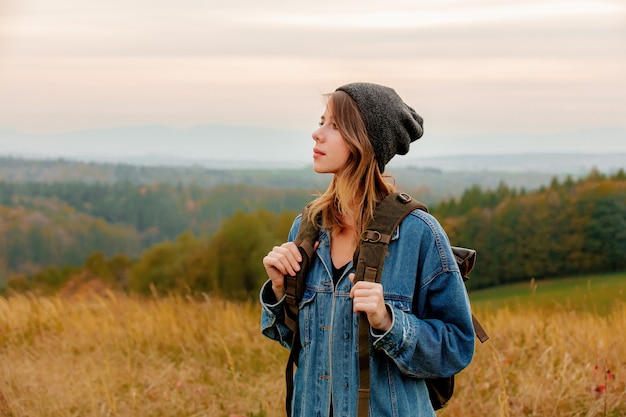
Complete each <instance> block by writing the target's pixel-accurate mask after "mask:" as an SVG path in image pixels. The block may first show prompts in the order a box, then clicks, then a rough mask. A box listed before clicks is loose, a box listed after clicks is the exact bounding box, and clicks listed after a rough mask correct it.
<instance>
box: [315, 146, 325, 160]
mask: <svg viewBox="0 0 626 417" xmlns="http://www.w3.org/2000/svg"><path fill="white" fill-rule="evenodd" d="M324 155H326V154H325V153H324V152H322V151H320V150H319V149H317V148H314V149H313V158H316V157H319V156H324Z"/></svg>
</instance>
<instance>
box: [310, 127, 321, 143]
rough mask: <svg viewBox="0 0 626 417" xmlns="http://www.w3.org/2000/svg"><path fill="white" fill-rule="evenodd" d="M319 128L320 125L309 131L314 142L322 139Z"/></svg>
mask: <svg viewBox="0 0 626 417" xmlns="http://www.w3.org/2000/svg"><path fill="white" fill-rule="evenodd" d="M320 130H321V127H318V128H317V129H315V130H314V131H313V133H311V137H312V138H313V140H314V141H315V142H319V141H320V140H322V139H321V135H320V133H321V132H320Z"/></svg>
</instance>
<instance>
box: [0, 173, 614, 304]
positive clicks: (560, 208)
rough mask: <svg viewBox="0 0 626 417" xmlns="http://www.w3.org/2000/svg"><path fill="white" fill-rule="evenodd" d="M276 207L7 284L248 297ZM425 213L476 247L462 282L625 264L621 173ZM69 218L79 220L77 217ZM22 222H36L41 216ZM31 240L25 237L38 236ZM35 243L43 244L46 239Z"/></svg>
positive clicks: (284, 222) (275, 227)
mask: <svg viewBox="0 0 626 417" xmlns="http://www.w3.org/2000/svg"><path fill="white" fill-rule="evenodd" d="M259 192H260V191H259ZM270 194H271V193H270ZM229 195H230V194H229ZM230 197H231V198H232V196H230ZM274 197H276V196H275V195H274ZM294 198H295V197H294ZM299 198H302V199H303V200H306V199H310V196H306V198H305V197H304V196H300V197H299ZM296 200H297V199H296ZM230 203H233V202H232V201H230V202H229V203H226V206H227V205H228V204H230ZM282 204H284V203H281V204H278V206H279V208H275V209H274V210H270V209H267V208H260V209H255V210H249V211H245V210H242V209H241V208H239V209H236V210H234V214H233V215H231V216H229V217H227V216H224V218H223V220H222V221H221V222H220V224H219V226H218V227H217V229H216V231H215V232H214V233H211V234H209V233H194V232H193V231H192V230H191V229H185V230H184V231H183V232H181V233H180V234H178V235H177V236H176V237H175V238H172V239H165V240H162V241H160V242H157V243H154V244H152V245H151V246H150V247H148V248H146V249H144V250H141V251H140V253H138V254H137V255H136V256H131V255H127V254H124V253H123V252H122V251H120V252H119V253H117V254H106V253H104V252H103V251H102V250H92V248H95V247H97V243H90V244H85V246H86V247H87V248H88V250H92V251H91V252H90V253H89V254H88V255H86V256H85V258H83V259H85V260H84V262H83V263H82V264H73V265H68V264H65V266H48V267H44V268H39V269H37V270H36V271H34V272H33V271H25V272H18V273H11V274H9V275H8V276H7V278H6V283H5V287H6V288H5V290H7V291H11V290H17V291H26V290H30V291H38V292H44V293H48V292H57V291H69V292H75V291H80V290H81V289H90V288H91V289H93V288H100V287H102V288H111V289H115V290H120V291H127V292H132V293H139V294H150V293H151V292H154V291H158V292H167V291H177V292H180V291H183V292H189V293H200V292H208V293H220V294H223V295H225V296H228V297H249V296H255V295H256V292H257V291H258V289H259V287H260V285H261V284H262V282H263V281H264V280H265V279H266V278H265V272H264V270H263V267H262V265H261V259H262V257H263V256H264V254H265V253H267V251H269V249H270V248H271V247H272V246H274V245H276V244H280V243H282V242H283V241H284V240H285V238H286V236H287V233H288V230H289V228H290V226H291V223H292V221H293V219H294V217H295V216H296V215H297V213H298V210H299V209H300V208H301V207H302V205H303V203H302V202H301V201H299V200H298V201H295V200H294V202H293V205H294V206H295V207H297V209H286V210H283V209H282V208H281V207H283V205H282ZM226 206H225V207H226ZM233 207H236V205H234V206H233ZM5 210H6V208H5ZM14 210H15V209H14ZM24 210H25V209H24ZM67 210H68V211H69V212H70V213H72V211H71V210H70V209H67ZM227 211H228V210H226V209H225V210H224V213H226V212H227ZM431 213H432V214H433V215H435V216H436V217H437V218H438V219H439V220H440V221H441V223H442V225H443V226H444V228H445V229H446V232H447V234H448V236H449V237H450V240H451V242H452V243H453V244H455V245H460V246H467V247H472V248H475V249H476V250H477V252H478V261H477V264H476V267H475V269H474V271H473V272H472V279H471V280H470V281H468V286H469V287H470V288H479V287H487V286H494V285H501V284H505V283H512V282H518V281H524V280H530V279H532V278H536V279H541V278H547V277H550V278H555V277H557V278H558V277H559V276H566V275H571V274H579V273H599V272H609V271H618V270H624V269H626V256H624V253H626V175H625V174H624V172H623V171H619V172H618V173H616V174H614V175H611V176H605V175H602V174H600V173H598V172H597V171H594V172H592V173H591V174H590V175H589V176H588V177H585V178H583V179H580V180H576V181H575V180H573V179H572V178H566V179H565V180H563V181H559V180H557V179H556V178H555V179H554V180H553V181H552V183H551V184H550V185H549V186H546V187H543V188H541V189H539V190H536V191H532V192H526V191H523V190H522V191H520V190H516V189H512V188H509V187H507V186H506V185H505V184H501V185H500V186H499V187H497V188H496V189H493V190H490V189H487V190H483V189H481V188H480V187H473V188H470V189H468V190H466V192H465V193H464V194H463V195H462V196H461V197H459V198H451V199H449V200H447V201H444V202H442V203H441V204H438V205H434V206H431ZM74 215H77V214H76V213H75V212H74ZM81 215H82V214H81ZM13 216H15V214H13ZM31 217H32V216H31ZM75 220H76V223H77V224H84V223H85V222H84V219H81V218H80V217H79V218H75ZM29 221H30V222H31V224H37V222H40V223H41V222H42V219H39V220H37V219H36V218H35V219H34V220H33V219H32V218H31V219H30V220H29ZM3 227H5V228H6V224H5V225H4V226H3ZM94 230H95V229H94ZM109 232H110V233H111V234H113V235H115V234H116V233H118V234H120V236H121V238H120V240H121V241H122V243H126V244H129V242H134V240H133V239H132V238H129V236H130V235H124V234H123V233H122V231H119V230H115V231H109ZM41 233H43V232H41ZM47 233H49V232H47ZM44 235H45V234H44ZM82 236H83V237H82V238H84V239H85V241H86V242H88V240H89V239H96V238H94V237H93V236H91V235H90V234H89V233H85V234H84V235H82ZM32 239H33V240H32V241H31V244H32V243H34V242H35V241H36V240H37V239H36V238H32ZM5 240H6V239H5ZM138 240H140V239H138ZM4 244H5V245H6V242H5V243H4ZM0 248H1V247H0ZM37 250H39V251H46V250H51V249H49V248H47V247H46V246H45V245H44V246H43V247H39V249H37ZM31 251H32V253H34V252H35V250H34V249H31ZM31 256H34V255H31ZM57 265H63V264H61V263H59V264H57Z"/></svg>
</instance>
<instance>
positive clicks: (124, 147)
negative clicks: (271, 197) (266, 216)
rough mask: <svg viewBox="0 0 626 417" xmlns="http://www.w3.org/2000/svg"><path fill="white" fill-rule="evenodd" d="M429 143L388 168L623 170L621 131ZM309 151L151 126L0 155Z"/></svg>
mask: <svg viewBox="0 0 626 417" xmlns="http://www.w3.org/2000/svg"><path fill="white" fill-rule="evenodd" d="M427 139H428V140H420V141H418V142H416V143H415V144H413V145H412V149H411V152H409V154H408V155H406V156H397V157H396V158H394V159H393V160H392V161H391V163H390V165H389V167H390V169H394V168H404V167H410V166H417V167H421V168H435V169H440V170H444V171H483V170H488V171H507V172H528V171H534V172H545V173H555V174H563V173H566V174H580V173H584V172H588V171H589V170H590V169H591V168H597V169H599V170H601V171H613V170H617V169H619V168H626V129H623V128H613V129H579V130H575V131H568V132H557V133H550V134H548V133H542V134H533V135H528V134H507V135H501V134H499V135H496V134H492V135H483V136H480V137H471V136H459V135H457V136H450V135H448V136H446V135H442V134H439V133H437V132H434V133H430V134H429V137H428V138H427ZM494 144H498V146H494ZM312 146H313V142H312V140H311V132H310V131H299V130H279V129H270V128H262V127H249V126H225V125H208V126H198V127H194V128H188V129H175V128H170V127H165V126H159V125H153V126H130V127H117V128H109V129H92V130H80V131H70V132H60V133H47V134H44V133H24V132H19V131H15V130H10V129H0V156H13V157H19V158H29V159H51V158H52V159H55V158H56V159H58V158H63V159H68V160H78V161H87V162H110V163H126V164H131V165H140V166H155V165H165V166H192V165H197V166H203V167H208V168H212V169H233V168H255V169H256V168H301V167H306V166H307V165H310V164H311V149H312ZM528 149H532V150H533V151H532V152H529V151H528ZM574 150H575V151H574Z"/></svg>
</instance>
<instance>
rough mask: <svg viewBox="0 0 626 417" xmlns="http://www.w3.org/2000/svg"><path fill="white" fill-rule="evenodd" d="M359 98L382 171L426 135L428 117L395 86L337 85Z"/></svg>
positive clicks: (353, 97)
mask: <svg viewBox="0 0 626 417" xmlns="http://www.w3.org/2000/svg"><path fill="white" fill-rule="evenodd" d="M337 91H343V92H345V93H347V94H348V95H349V96H350V97H352V99H353V100H354V101H355V103H356V106H357V107H358V109H359V112H360V113H361V118H362V119H363V122H365V129H366V130H367V134H368V136H369V139H370V142H371V143H372V147H373V148H374V154H375V155H376V162H378V167H379V168H380V172H383V171H384V170H385V165H387V162H389V161H390V160H391V158H393V157H394V155H396V154H398V155H405V154H406V153H407V152H409V145H410V143H411V142H413V141H415V140H417V139H419V138H421V137H422V134H423V133H424V130H423V125H424V120H423V119H422V117H421V116H420V115H419V114H417V113H416V112H415V110H413V109H412V108H411V107H409V106H407V105H406V104H405V103H404V102H403V101H402V99H401V98H400V96H399V95H398V94H397V93H396V92H395V90H393V89H392V88H389V87H385V86H382V85H378V84H370V83H352V84H346V85H344V86H341V87H339V88H337Z"/></svg>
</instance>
